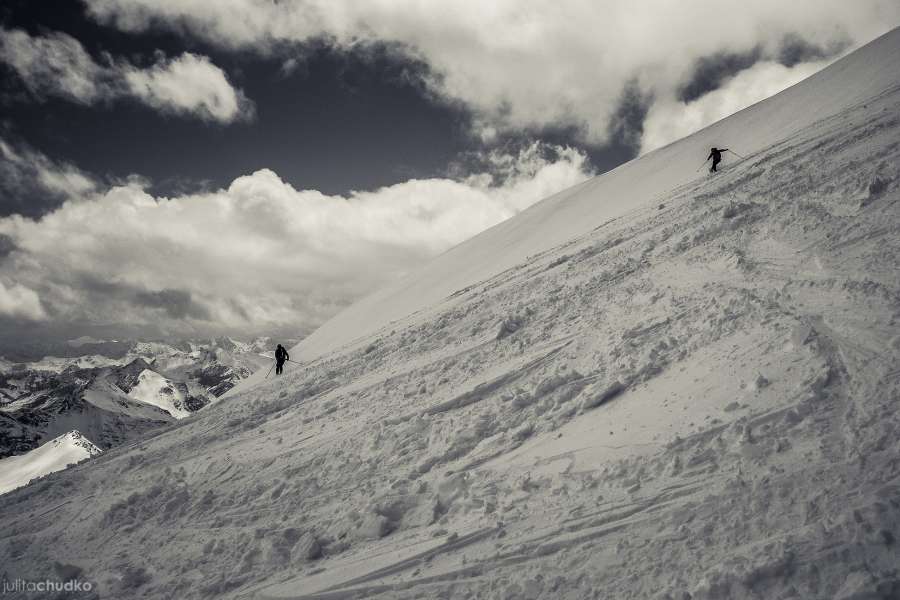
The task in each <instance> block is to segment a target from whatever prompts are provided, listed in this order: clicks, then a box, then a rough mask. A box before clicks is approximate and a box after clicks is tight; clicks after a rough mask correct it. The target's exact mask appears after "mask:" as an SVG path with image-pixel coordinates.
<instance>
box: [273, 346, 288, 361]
mask: <svg viewBox="0 0 900 600" xmlns="http://www.w3.org/2000/svg"><path fill="white" fill-rule="evenodd" d="M290 359H291V355H290V354H288V351H287V350H285V349H284V346H278V348H277V349H276V350H275V360H276V361H277V362H280V363H283V362H284V361H286V360H290Z"/></svg>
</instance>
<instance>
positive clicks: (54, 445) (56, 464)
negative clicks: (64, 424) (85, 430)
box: [0, 431, 100, 494]
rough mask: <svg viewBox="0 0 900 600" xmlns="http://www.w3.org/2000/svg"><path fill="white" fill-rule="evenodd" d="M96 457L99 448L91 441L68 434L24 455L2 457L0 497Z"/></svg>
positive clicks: (71, 433) (78, 435) (72, 432)
mask: <svg viewBox="0 0 900 600" xmlns="http://www.w3.org/2000/svg"><path fill="white" fill-rule="evenodd" d="M97 454H100V448H98V447H97V446H95V445H94V443H93V442H91V441H90V440H89V439H87V438H86V437H84V436H83V435H81V433H79V432H78V431H70V432H69V433H65V434H63V435H61V436H59V437H58V438H56V439H53V440H50V441H49V442H47V443H46V444H44V445H43V446H40V447H38V448H35V449H34V450H32V451H30V452H28V453H26V454H23V455H21V456H11V457H9V458H4V459H3V460H0V494H5V493H6V492H8V491H10V490H14V489H16V488H17V487H20V486H23V485H25V484H27V483H28V482H29V481H31V480H32V479H36V478H38V477H43V476H44V475H47V474H48V473H54V472H56V471H59V470H61V469H65V468H66V467H67V466H68V465H71V464H75V463H79V462H81V461H83V460H85V459H87V458H90V457H92V456H96V455H97Z"/></svg>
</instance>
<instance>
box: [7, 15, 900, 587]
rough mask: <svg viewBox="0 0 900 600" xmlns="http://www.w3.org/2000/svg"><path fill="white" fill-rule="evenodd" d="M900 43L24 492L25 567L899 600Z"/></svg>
mask: <svg viewBox="0 0 900 600" xmlns="http://www.w3.org/2000/svg"><path fill="white" fill-rule="evenodd" d="M897 57H900V32H897V31H895V32H893V33H891V34H889V35H888V36H887V37H885V38H882V39H881V40H878V41H877V42H875V43H874V44H873V45H871V46H868V47H866V48H864V49H862V50H861V51H860V52H859V53H857V54H855V55H851V56H850V57H849V58H848V59H847V60H850V64H857V65H865V66H866V69H867V70H866V71H865V72H864V73H863V75H860V77H866V78H869V79H866V81H865V82H864V85H863V84H862V83H860V82H858V81H857V80H856V79H854V77H856V76H857V74H856V73H854V72H852V71H848V70H847V69H846V68H845V67H846V64H847V63H842V62H838V63H836V64H835V65H834V66H832V67H831V68H830V69H829V70H826V71H825V72H823V74H822V75H821V76H819V77H818V79H817V80H816V81H818V82H819V83H817V84H816V85H817V86H818V87H815V86H813V85H812V83H810V82H807V84H804V85H805V87H802V88H801V89H802V90H803V94H800V95H797V93H796V92H792V91H791V90H789V91H788V92H787V96H779V97H777V98H775V99H773V100H769V101H766V102H764V103H761V104H760V105H758V106H757V107H755V108H754V109H752V110H754V111H755V112H754V113H753V114H754V115H756V116H755V117H754V119H755V120H756V121H757V122H761V121H762V120H764V119H763V117H765V116H766V111H767V110H770V111H772V112H773V114H772V115H770V116H771V119H772V120H773V121H776V122H777V121H778V119H779V118H780V117H779V115H780V114H781V113H780V112H779V111H782V110H788V109H789V110H790V111H791V112H792V113H793V114H800V113H802V112H803V109H804V106H794V105H793V104H787V105H786V104H785V102H786V101H785V100H784V97H787V98H789V99H790V98H794V99H795V100H793V102H796V101H797V100H796V98H798V97H799V98H801V99H809V98H813V97H815V96H816V94H821V95H823V96H824V95H828V94H831V93H832V92H833V93H834V97H837V98H838V99H839V100H841V99H843V100H842V101H844V103H843V104H835V102H838V101H837V100H833V97H832V98H831V99H828V100H827V102H826V104H827V105H828V106H831V107H832V109H833V110H831V112H822V111H821V110H819V109H816V114H814V115H813V116H812V117H810V118H807V119H805V120H802V123H801V124H802V125H803V127H802V128H801V127H799V125H798V128H797V129H790V128H788V129H782V130H781V133H782V134H784V135H779V134H778V132H774V133H773V132H771V131H770V127H769V125H764V124H761V125H760V129H761V130H764V133H760V132H759V131H753V132H748V134H747V135H748V137H752V138H753V139H754V140H755V142H754V145H753V146H752V148H751V150H750V152H749V153H748V154H747V159H746V160H742V161H729V163H728V164H726V165H725V169H724V170H722V172H720V173H719V174H717V175H715V176H710V175H707V174H702V175H697V176H696V177H694V178H693V179H690V178H689V177H685V178H684V181H678V182H676V183H675V184H673V185H671V186H670V187H668V188H666V189H664V190H662V191H661V192H660V193H658V194H652V195H647V196H643V197H640V198H632V199H630V200H629V203H630V204H629V206H628V208H627V210H621V211H620V214H618V215H617V216H616V217H615V218H607V213H606V212H604V211H605V209H603V208H597V209H596V212H595V213H591V212H590V210H588V209H589V205H590V203H588V202H587V201H585V200H584V199H583V198H582V197H581V196H580V195H579V194H582V193H592V192H590V190H592V189H593V190H597V189H600V188H601V187H603V186H604V185H605V184H604V183H603V181H604V178H605V177H614V178H617V180H618V181H620V182H621V181H622V179H621V178H622V177H624V175H623V174H624V173H629V172H630V173H632V174H633V173H639V174H640V173H643V174H645V175H646V176H647V177H650V176H651V175H652V172H651V171H652V170H642V169H649V167H647V166H646V165H647V164H650V165H651V166H654V168H655V165H659V164H661V163H660V161H662V159H661V158H660V156H676V155H678V154H679V153H688V152H691V153H692V157H691V160H692V161H693V160H694V159H695V158H697V159H699V160H702V158H703V156H705V153H704V152H699V153H698V152H693V148H694V141H692V139H690V138H689V139H688V140H684V141H682V142H678V143H676V144H675V145H673V146H672V147H670V148H669V149H664V150H663V151H664V152H668V154H653V155H650V156H648V157H645V158H642V159H639V160H637V161H635V162H634V163H632V165H631V166H629V167H627V168H625V169H623V170H620V171H618V172H617V173H614V174H610V175H608V176H602V177H600V178H598V179H597V180H596V181H594V182H589V183H588V184H586V185H585V186H584V187H581V188H577V189H575V190H572V191H570V192H568V193H567V194H564V195H563V196H562V197H559V198H557V199H552V200H550V201H548V202H549V204H548V205H547V206H554V207H558V208H559V210H562V211H564V212H565V211H567V210H568V208H567V207H568V205H567V204H566V202H567V201H571V202H573V203H575V204H576V206H577V208H578V209H577V210H575V209H572V210H571V211H570V212H568V213H566V214H568V217H567V218H571V219H576V220H577V221H578V223H571V224H570V225H568V227H570V228H571V230H572V231H574V230H576V229H577V230H579V232H578V233H577V234H573V235H572V236H569V237H567V238H566V239H565V240H563V241H561V242H558V243H554V244H549V245H547V247H542V248H537V249H536V250H535V251H534V252H532V253H530V254H529V255H528V256H525V257H523V258H522V260H520V261H514V262H513V263H512V264H509V265H505V266H504V267H503V268H498V269H496V272H494V273H490V274H488V275H487V276H485V277H484V278H481V279H477V280H475V281H469V282H467V283H466V284H465V285H463V286H461V287H457V288H455V289H453V290H450V291H449V292H447V293H442V295H441V296H440V298H439V299H438V300H436V301H430V300H429V301H428V302H424V301H421V299H420V298H417V299H414V300H415V302H413V300H410V305H412V304H415V303H419V304H421V305H420V306H418V308H416V310H415V312H413V313H411V314H403V315H399V316H397V317H392V318H394V320H393V322H390V323H387V324H381V323H379V324H378V326H377V327H374V328H368V329H360V330H359V331H358V335H357V336H355V337H356V338H357V339H353V338H354V336H353V335H351V334H350V333H349V332H350V331H351V330H352V328H353V325H354V323H357V321H356V317H355V316H354V314H355V313H353V312H351V313H349V315H350V316H349V317H348V319H349V320H348V321H347V322H342V321H341V317H339V318H338V320H337V321H336V324H335V325H333V326H332V327H331V329H330V330H332V331H338V330H340V331H346V332H348V333H347V336H348V337H347V338H342V339H341V340H340V342H339V343H335V344H333V345H331V346H329V347H328V348H325V349H323V350H322V352H319V353H316V352H312V351H310V352H311V354H310V357H309V359H308V361H307V362H306V363H305V364H304V365H297V364H293V363H288V365H287V367H286V370H285V374H284V375H282V376H279V377H272V376H270V377H269V378H268V379H265V378H263V376H262V374H261V375H260V376H259V377H256V378H255V380H256V384H255V385H254V386H248V387H244V388H242V389H238V390H236V392H235V393H233V394H231V395H230V396H228V397H226V398H224V399H223V400H221V401H220V402H219V403H217V404H214V405H211V406H209V407H207V408H206V409H204V411H203V412H202V413H200V414H199V415H197V416H196V417H193V418H191V419H188V420H185V421H180V422H177V423H173V424H170V425H167V426H166V427H165V429H164V430H163V432H162V433H160V434H159V435H157V436H155V437H152V438H148V439H145V440H143V441H139V442H136V443H133V444H132V445H130V446H127V447H123V448H117V449H113V450H111V451H108V452H106V453H105V454H103V455H102V456H99V457H96V458H94V459H91V460H90V461H87V462H85V463H82V464H80V465H78V466H76V467H73V468H71V469H68V470H66V471H63V472H60V473H57V474H54V475H51V476H49V477H46V478H44V479H42V480H41V481H39V482H37V483H35V484H32V485H30V486H28V487H26V488H24V489H20V490H17V491H14V492H11V493H10V494H7V495H6V496H3V497H0V515H2V517H0V527H2V530H3V531H4V536H3V537H2V542H0V560H2V561H3V564H4V569H6V571H7V572H8V573H10V574H11V575H13V576H19V577H33V578H37V577H40V576H47V575H51V574H52V573H53V572H54V571H53V569H54V566H53V565H54V564H55V563H57V564H62V565H72V566H74V567H77V568H78V569H81V570H82V572H83V573H84V574H85V576H86V577H89V578H91V579H92V580H94V581H96V582H97V586H98V589H99V590H102V594H103V597H116V598H118V597H148V598H171V597H184V598H269V599H273V598H356V597H368V598H391V599H393V598H409V599H412V598H479V599H480V598H526V599H527V598H532V599H533V598H562V599H572V600H574V599H579V600H580V599H582V598H592V597H602V598H622V599H629V598H630V599H641V600H643V599H647V598H659V599H676V598H677V599H679V600H681V599H686V598H692V599H694V600H696V599H721V598H738V599H751V598H753V599H755V598H770V599H781V598H841V599H844V600H849V599H851V598H854V599H860V598H894V597H898V595H900V574H898V571H897V565H898V564H900V561H898V558H900V557H898V548H900V545H898V543H897V536H898V535H900V502H898V498H900V470H898V456H900V435H898V434H900V415H898V414H897V410H896V407H897V403H898V401H900V368H898V365H900V325H898V319H900V272H898V269H897V264H898V258H900V236H898V235H897V234H898V230H900V168H898V164H900V117H898V115H900V80H898V79H897V78H898V75H897V74H898V73H900V69H894V70H889V69H886V68H884V64H888V65H892V66H896V63H897V60H898V58H897ZM873 77H875V78H876V79H877V78H880V79H877V80H876V79H871V78H873ZM857 83H860V86H861V87H862V88H864V89H865V90H868V91H869V92H870V95H869V96H867V97H860V96H859V94H860V92H859V88H856V89H855V90H854V91H853V94H852V98H851V97H849V96H847V95H846V94H847V93H846V92H845V91H844V89H845V88H846V87H852V86H853V85H855V84H857ZM814 92H815V93H814ZM792 94H793V95H792ZM786 106H787V108H785V107H786ZM810 106H811V105H807V106H806V107H805V108H810ZM817 106H818V107H819V108H821V106H823V104H819V105H817ZM767 107H769V108H768V109H767ZM810 110H812V109H811V108H810ZM743 114H744V113H741V115H743ZM741 115H738V116H736V117H733V119H737V121H736V122H738V123H745V124H746V123H747V121H746V115H745V116H743V117H742V116H741ZM741 119H744V120H743V121H742V120H741ZM718 127H719V129H720V130H727V131H729V132H730V135H733V136H737V135H738V133H737V132H736V131H737V130H736V129H735V128H734V126H733V123H731V120H730V119H729V120H726V121H725V122H723V124H720V125H719V126H718ZM766 131H768V133H765V132H766ZM704 135H708V132H707V133H705V134H703V135H700V139H706V138H704V137H703V136H704ZM766 136H768V137H766ZM732 141H733V140H732V139H729V140H727V142H728V143H731V142H732ZM704 144H705V142H704ZM706 145H709V144H706ZM734 145H735V147H736V149H737V144H736V143H735V144H734ZM663 151H661V152H663ZM645 161H646V162H645ZM642 164H643V165H644V166H643V167H641V165H642ZM693 168H696V166H694V167H692V169H693ZM616 185H617V186H619V188H620V189H625V187H624V183H617V184H616ZM597 201H598V202H599V201H600V200H599V199H597ZM610 201H615V198H612V199H611V200H610ZM540 210H546V207H545V208H540V207H539V209H538V211H540ZM532 218H534V215H532V216H531V217H517V218H515V219H513V220H512V221H511V222H509V224H507V225H504V226H501V227H499V228H497V229H495V230H492V232H488V233H487V234H485V238H484V240H483V241H482V242H478V243H479V244H484V247H493V248H503V247H505V244H506V243H507V242H509V243H510V244H513V245H516V244H519V243H520V241H521V238H519V237H517V236H518V234H517V233H515V232H522V231H524V230H528V231H540V229H539V227H538V226H537V225H536V224H535V223H534V222H533V221H532V220H531V219H532ZM554 218H555V219H562V218H563V217H554ZM521 219H524V221H523V220H521ZM522 223H525V225H522ZM529 235H530V234H529ZM556 235H558V234H557V233H554V234H553V235H552V236H549V237H550V238H552V239H554V240H555V239H556V238H555V237H553V236H556ZM504 236H511V237H504ZM522 243H524V242H522ZM469 252H470V251H469V250H466V251H465V252H462V253H461V254H456V256H462V257H464V258H466V260H469V254H468V253H469ZM452 255H453V253H449V254H448V255H445V256H450V257H451V258H452ZM506 256H507V258H508V257H509V256H511V255H506ZM491 259H492V256H491V255H490V254H485V255H484V256H482V257H481V260H483V261H490V260H491ZM443 260H446V261H449V260H451V259H450V258H445V259H443ZM504 260H506V259H504ZM436 264H438V265H439V267H438V272H439V273H443V272H446V271H444V269H446V268H447V266H446V265H447V263H444V262H441V259H439V261H438V263H436ZM441 265H443V266H441ZM459 267H460V269H469V267H472V268H473V269H474V268H475V267H473V266H472V265H470V264H460V265H459ZM491 268H492V267H491ZM485 269H487V270H490V269H489V268H488V267H486V268H485ZM473 272H474V271H472V270H469V273H470V274H471V273H473ZM423 273H424V274H422V275H420V276H419V279H417V280H416V281H424V280H427V279H428V278H429V277H431V275H429V272H428V270H427V269H426V271H425V272H423ZM410 285H411V284H410ZM418 285H419V283H415V285H412V287H410V289H418V288H417V287H416V286H418ZM397 289H399V288H395V289H394V290H393V291H392V292H391V293H392V294H393V293H399V292H397ZM420 301H421V302H420ZM423 302H424V303H423ZM364 306H373V305H372V304H364ZM381 316H383V315H381ZM379 318H380V316H379ZM351 340H352V342H351ZM305 347H308V346H305ZM301 350H302V348H301ZM312 354H315V355H316V356H315V357H311V355H312ZM301 355H302V352H301ZM292 357H293V353H292Z"/></svg>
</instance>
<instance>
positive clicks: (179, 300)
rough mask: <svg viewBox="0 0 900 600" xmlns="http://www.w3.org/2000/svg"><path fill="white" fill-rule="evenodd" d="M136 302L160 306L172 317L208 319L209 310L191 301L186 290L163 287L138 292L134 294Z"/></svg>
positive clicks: (155, 306) (148, 305)
mask: <svg viewBox="0 0 900 600" xmlns="http://www.w3.org/2000/svg"><path fill="white" fill-rule="evenodd" d="M134 299H135V301H136V302H137V303H138V304H141V305H143V306H147V307H150V308H160V309H162V310H164V311H165V312H166V314H167V315H169V316H170V317H171V318H173V319H184V318H188V317H190V318H193V319H201V320H206V319H209V311H208V310H207V309H206V308H205V307H204V306H201V305H200V304H197V303H196V302H194V301H193V298H192V297H191V293H190V292H188V291H186V290H176V289H164V290H159V291H156V292H138V293H137V294H135V296H134Z"/></svg>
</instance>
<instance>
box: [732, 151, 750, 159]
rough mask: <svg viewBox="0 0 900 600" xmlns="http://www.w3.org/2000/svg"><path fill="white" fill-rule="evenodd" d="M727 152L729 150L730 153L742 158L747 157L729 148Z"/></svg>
mask: <svg viewBox="0 0 900 600" xmlns="http://www.w3.org/2000/svg"><path fill="white" fill-rule="evenodd" d="M729 152H731V153H732V154H734V155H735V156H737V157H738V158H744V159H746V158H747V157H746V156H741V155H740V154H738V153H737V152H735V151H734V150H729Z"/></svg>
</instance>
